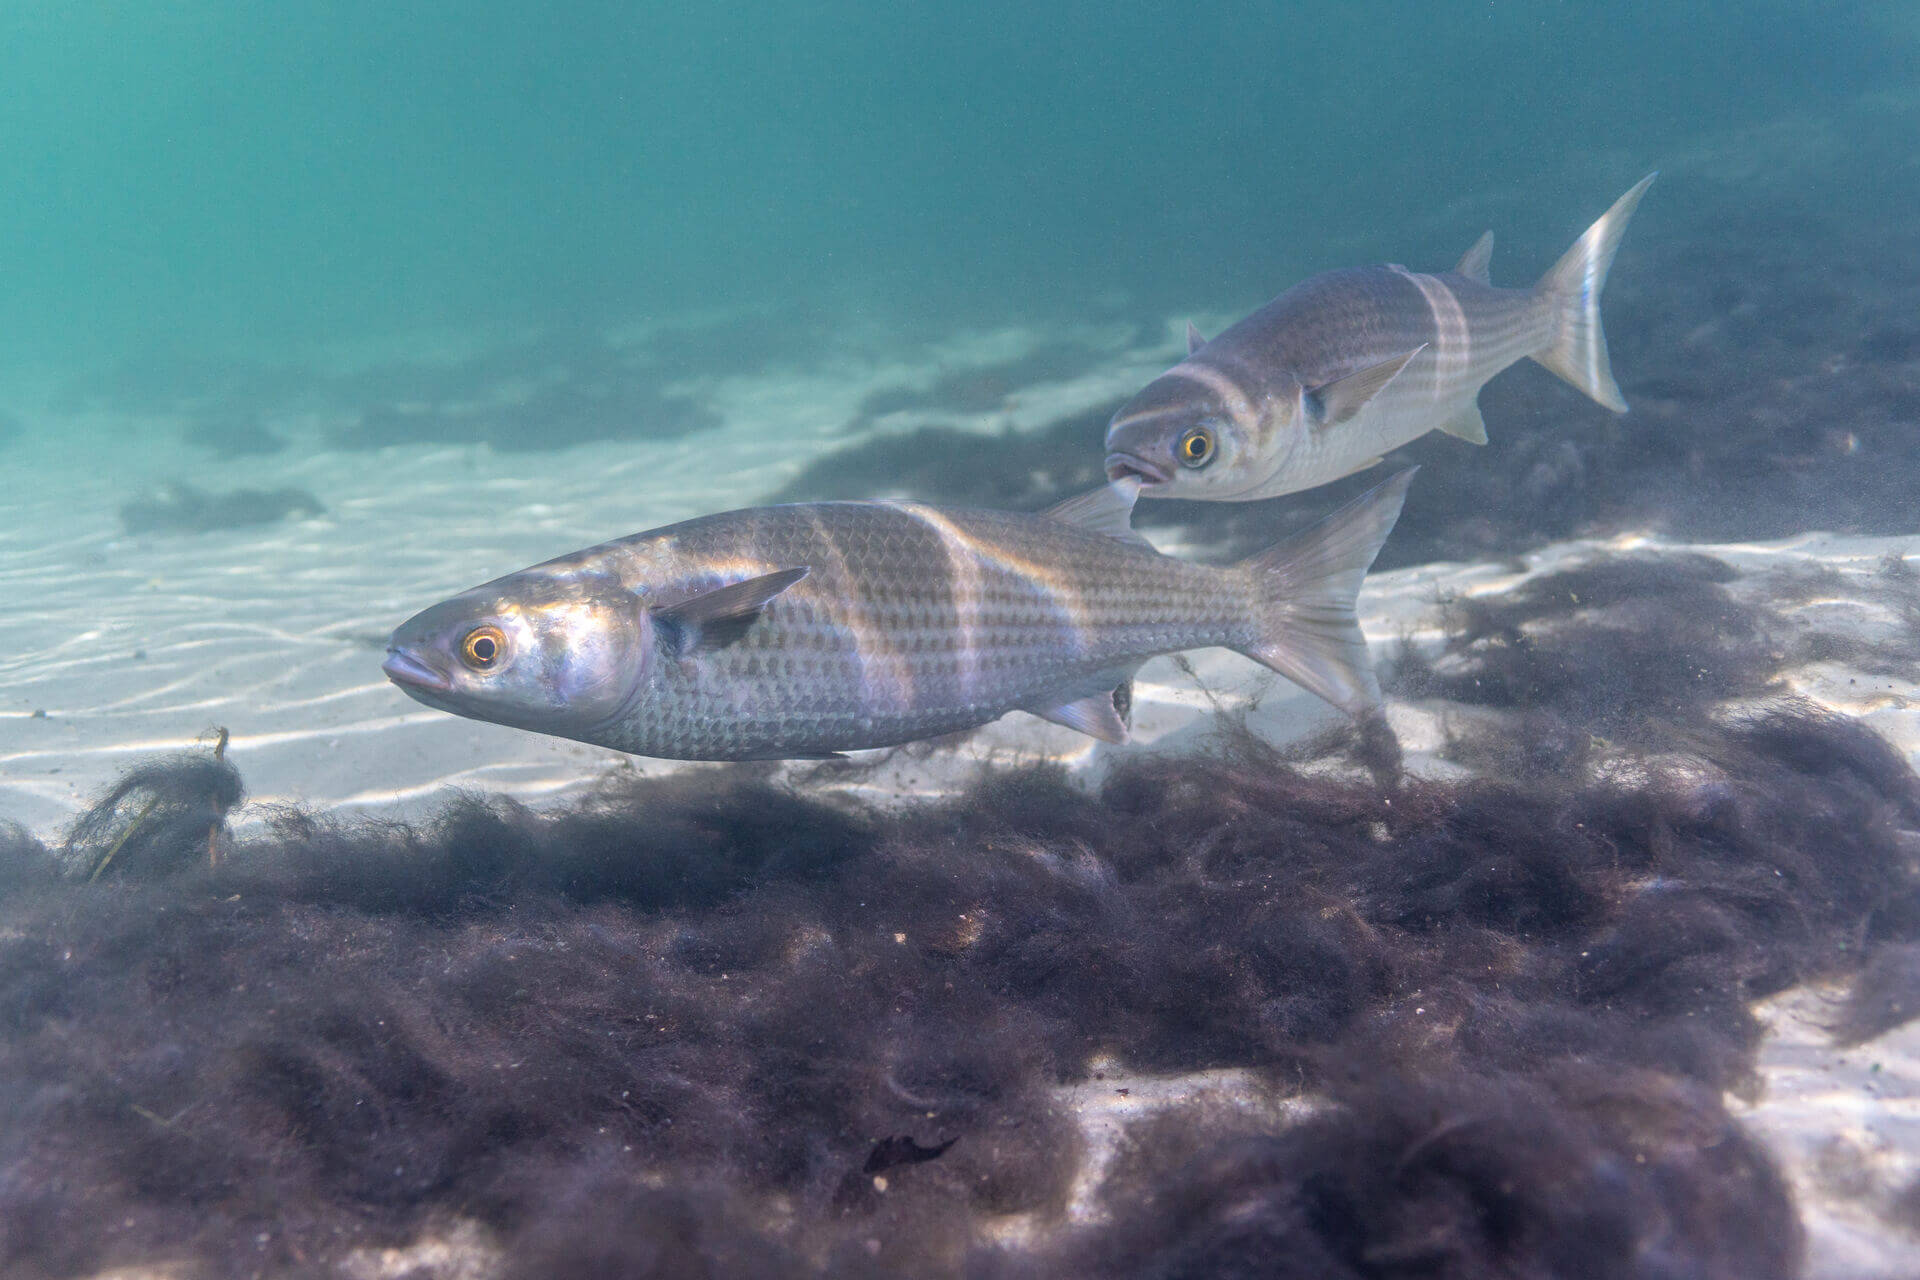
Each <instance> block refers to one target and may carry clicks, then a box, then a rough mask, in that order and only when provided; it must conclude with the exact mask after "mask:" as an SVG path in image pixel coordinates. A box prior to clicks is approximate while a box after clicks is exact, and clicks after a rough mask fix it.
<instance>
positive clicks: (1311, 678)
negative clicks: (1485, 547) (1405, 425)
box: [1240, 467, 1419, 715]
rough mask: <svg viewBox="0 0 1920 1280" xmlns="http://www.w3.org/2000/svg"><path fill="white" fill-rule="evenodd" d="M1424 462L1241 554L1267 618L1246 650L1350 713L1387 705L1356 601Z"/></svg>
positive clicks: (1260, 619)
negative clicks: (1302, 527) (1250, 554)
mask: <svg viewBox="0 0 1920 1280" xmlns="http://www.w3.org/2000/svg"><path fill="white" fill-rule="evenodd" d="M1418 470H1419V468H1418V467H1411V468H1409V469H1407V470H1405V471H1402V472H1401V473H1400V474H1399V475H1397V476H1395V477H1393V479H1391V480H1389V481H1387V482H1386V483H1385V484H1382V485H1377V486H1376V487H1374V488H1373V489H1370V490H1368V491H1367V492H1366V493H1364V494H1361V495H1360V496H1359V497H1358V498H1355V499H1354V500H1353V501H1352V502H1349V503H1348V504H1347V505H1346V506H1344V507H1342V508H1340V509H1339V510H1338V511H1336V512H1334V513H1333V514H1332V515H1330V516H1328V517H1327V518H1326V519H1324V520H1322V521H1321V522H1320V523H1319V524H1317V525H1314V526H1313V527H1312V528H1311V529H1308V530H1306V531H1304V532H1302V533H1297V534H1295V535H1294V536H1293V537H1291V538H1288V539H1287V540H1286V541H1285V542H1282V543H1280V544H1279V545H1278V546H1275V547H1270V548H1268V549H1267V550H1265V551H1262V552H1261V553H1260V554H1258V555H1256V556H1253V557H1251V558H1249V559H1247V560H1244V561H1242V562H1241V567H1242V568H1244V569H1246V570H1247V571H1248V572H1249V573H1250V574H1251V575H1252V577H1253V583H1254V590H1255V599H1256V601H1257V604H1256V606H1255V608H1256V610H1257V615H1256V621H1257V622H1258V624H1259V639H1258V640H1257V641H1256V642H1255V643H1253V644H1250V645H1248V646H1246V647H1245V648H1243V649H1241V650H1240V652H1241V653H1244V654H1246V655H1247V656H1248V657H1249V658H1252V659H1253V660H1254V661H1255V662H1259V663H1262V664H1264V665H1266V666H1269V667H1271V668H1273V669H1274V670H1275V671H1278V672H1279V673H1280V674H1281V675H1283V676H1285V677H1286V678H1287V679H1289V680H1291V681H1293V682H1294V683H1295V684H1297V685H1299V686H1301V687H1302V688H1304V689H1307V690H1309V691H1310V692H1313V693H1317V694H1319V695H1320V696H1321V697H1323V698H1325V699H1326V700H1327V701H1328V702H1331V703H1332V704H1333V705H1334V706H1336V707H1339V708H1340V709H1341V710H1342V711H1346V712H1349V713H1350V714H1353V715H1359V714H1361V713H1362V712H1365V711H1368V710H1370V709H1372V708H1374V707H1378V706H1379V705H1380V681H1379V680H1378V679H1377V678H1376V677H1375V676H1374V674H1373V660H1372V659H1371V658H1370V657H1369V656H1368V654H1367V638H1366V636H1364V635H1362V634H1361V631H1360V619H1359V617H1358V615H1356V614H1355V612H1354V604H1355V601H1356V599H1357V597H1358V596H1359V594H1360V581H1361V579H1362V578H1364V577H1366V575H1367V569H1368V568H1369V567H1370V566H1371V565H1372V564H1373V558H1374V557H1375V556H1377V555H1379V554H1380V545H1381V544H1382V543H1383V542H1385V541H1386V540H1387V534H1388V533H1390V532H1392V530H1393V522H1394V521H1396V520H1398V519H1399V518H1400V507H1401V504H1403V503H1404V502H1405V501H1406V500H1407V486H1408V485H1410V484H1412V483H1413V475H1414V472H1416V471H1418Z"/></svg>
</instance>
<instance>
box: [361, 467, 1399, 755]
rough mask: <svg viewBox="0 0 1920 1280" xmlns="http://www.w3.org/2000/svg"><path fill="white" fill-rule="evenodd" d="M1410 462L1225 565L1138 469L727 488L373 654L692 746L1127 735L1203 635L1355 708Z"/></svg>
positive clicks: (532, 712) (465, 600)
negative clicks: (1030, 721) (1031, 716)
mask: <svg viewBox="0 0 1920 1280" xmlns="http://www.w3.org/2000/svg"><path fill="white" fill-rule="evenodd" d="M1407 479H1408V478H1407V477H1405V476H1402V477H1396V478H1395V479H1393V480H1392V481H1389V482H1388V483H1387V484H1385V485H1382V486H1381V487H1380V488H1379V489H1377V490H1376V491H1374V492H1373V493H1371V494H1369V495H1367V496H1366V497H1364V498H1362V499H1360V500H1358V501H1357V502H1356V503H1354V504H1350V505H1349V507H1347V508H1346V509H1344V510H1343V511H1342V512H1340V513H1338V514H1336V515H1335V516H1333V517H1330V518H1329V520H1328V521H1326V522H1323V524H1322V525H1320V526H1318V527H1316V528H1315V529H1312V530H1309V531H1307V533H1305V534H1302V535H1299V536H1298V537H1296V538H1294V539H1291V540H1289V542H1287V543H1284V544H1282V545H1281V546H1280V547H1276V548H1274V549H1273V550H1271V551H1269V552H1267V553H1264V554H1263V555H1260V556H1255V557H1253V558H1252V559H1250V560H1248V561H1245V562H1242V563H1241V564H1238V565H1232V566H1227V567H1210V566H1205V565H1199V564H1193V563H1190V562H1187V561H1183V560H1178V559H1174V558H1171V557H1168V556H1163V555H1161V554H1159V553H1158V552H1156V551H1154V550H1153V549H1152V548H1151V547H1149V546H1147V545H1146V544H1145V543H1144V542H1141V541H1139V540H1137V539H1136V538H1133V537H1132V536H1131V535H1127V534H1125V531H1124V530H1125V524H1124V522H1125V518H1126V515H1127V513H1128V512H1129V511H1130V509H1131V505H1132V487H1131V486H1130V485H1121V486H1115V487H1114V488H1113V489H1111V490H1103V491H1100V493H1098V494H1096V495H1091V496H1090V497H1089V498H1088V499H1085V500H1081V501H1079V502H1078V503H1076V504H1067V509H1066V510H1064V511H1061V512H1058V513H1056V514H1039V515H1030V514H1016V513H1008V512H995V511H978V510H965V509H953V508H943V507H934V506H924V505H920V504H916V503H893V502H835V503H818V504H804V505H793V506H776V507H762V508H754V509H749V510H744V511H734V512H727V513H724V514H720V515H714V516H707V517H703V518H700V519H696V520H690V521H687V522H685V523H682V524H676V525H670V526H667V527H666V528H662V529H657V530H653V531H651V532H648V533H642V534H638V535H635V536H633V537H630V538H625V539H622V540H620V541H617V542H611V543H606V544H604V545H601V546H598V547H593V548H590V549H588V550H585V551H582V552H579V553H577V554H574V555H571V556H565V557H562V558H560V559H557V560H553V561H549V562H547V563H545V564H542V565H536V566H534V567H533V568H531V569H527V570H523V571H521V572H520V573H516V574H511V575H509V576H507V577H505V578H501V579H498V580H496V581H494V582H491V583H488V584H486V585H484V586H481V587H476V588H474V589H473V590H471V591H468V592H464V593H462V594H461V595H459V596H455V597H453V598H452V599H450V600H447V601H443V602H442V603H440V604H438V605H435V606H433V607H432V608H430V609H427V610H425V611H423V612H422V613H421V614H419V615H417V616H416V617H414V618H413V619H411V620H409V621H408V622H407V623H405V624H403V625H402V626H401V627H400V628H399V629H398V630H396V631H395V633H394V636H393V641H392V645H391V647H390V650H389V656H388V660H387V664H386V670H387V673H388V675H389V676H390V677H391V678H392V679H393V680H394V681H395V683H397V684H399V685H400V686H401V687H402V688H403V689H404V690H406V692H408V693H409V694H411V695H412V696H414V697H416V698H418V699H419V700H420V701H423V702H426V703H427V704H428V705H431V706H436V707H440V708H442V709H445V710H449V711H454V712H457V713H459V714H462V715H468V716H472V717H475V718H479V719H485V720H493V721H498V722H501V723H506V724H512V725H517V726H519V727H522V728H527V729H534V730H538V731H541V732H547V733H555V734H559V735H561V736H565V737H570V738H576V739H579V740H582V741H586V742H591V743H595V744H598V745H601V746H606V747H611V748H614V749H616V750H620V751H628V752H633V753H635V754H640V755H648V756H662V757H670V758H678V759H699V760H748V759H768V758H786V757H800V756H817V755H824V754H828V753H832V752H840V751H848V750H856V749H861V748H867V747H881V746H890V745H895V744H898V743H903V742H909V741H913V740H916V739H921V738H927V737H934V736H938V735H941V734H946V733H951V732H953V731H956V730H960V729H967V728H972V727H975V726H978V725H981V724H985V723H987V722H989V721H991V720H994V719H996V718H998V717H999V716H1001V715H1004V714H1005V713H1007V712H1008V711H1011V710H1016V709H1022V710H1029V711H1033V712H1035V713H1036V714H1040V715H1044V716H1047V717H1049V718H1052V719H1055V720H1058V721H1060V722H1062V723H1066V724H1070V725H1072V726H1073V727H1075V728H1079V729H1082V730H1083V731H1086V732H1089V733H1093V734H1095V735H1096V736H1100V737H1103V738H1108V739H1111V740H1115V741H1121V740H1124V739H1125V737H1126V732H1127V731H1126V725H1125V719H1124V712H1125V707H1124V705H1123V703H1116V699H1115V691H1116V689H1119V688H1122V687H1123V686H1125V685H1126V683H1127V682H1128V681H1129V680H1130V679H1131V677H1132V675H1133V672H1134V671H1135V670H1136V669H1137V668H1138V667H1139V666H1140V664H1141V663H1143V662H1145V661H1146V660H1147V659H1148V658H1151V657H1154V656H1156V655H1158V654H1164V653H1171V652H1176V651H1179V650H1183V649H1192V648H1201V647H1208V646H1215V645H1220V646H1225V647H1228V648H1232V649H1237V650H1239V651H1241V652H1243V653H1247V654H1249V655H1250V656H1253V657H1255V658H1256V659H1258V660H1260V661H1263V662H1266V663H1267V664H1268V665H1270V666H1273V667H1275V668H1276V669H1278V670H1280V671H1282V672H1283V673H1285V674H1287V675H1289V676H1291V677H1293V678H1294V679H1296V680H1297V681H1299V682H1301V683H1303V684H1305V685H1306V686H1307V687H1309V688H1312V689H1313V690H1314V691H1315V692H1317V693H1320V694H1321V695H1322V696H1325V697H1327V698H1328V699H1329V700H1331V701H1333V702H1335V703H1336V704H1337V705H1340V706H1343V707H1345V708H1347V709H1349V710H1353V711H1356V712H1357V711H1361V710H1364V709H1365V708H1367V707H1369V706H1371V705H1373V704H1374V703H1376V702H1377V701H1378V698H1379V688H1378V684H1377V683H1376V681H1375V680H1374V677H1373V674H1372V671H1371V668H1370V665H1369V663H1368V660H1367V654H1366V643H1365V640H1364V638H1363V637H1362V636H1361V635H1360V632H1359V629H1358V625H1357V623H1356V621H1355V618H1354V614H1353V603H1354V596H1355V594H1356V593H1357V591H1358V588H1359V584H1360V579H1361V577H1362V576H1363V575H1364V573H1365V571H1366V568H1367V566H1368V565H1370V564H1371V563H1372V560H1373V557H1374V555H1375V553H1376V552H1377V551H1378V549H1379V546H1380V543H1381V542H1382V541H1383V540H1384V538H1385V536H1386V534H1387V532H1388V530H1390V529H1391V527H1392V524H1393V521H1394V519H1395V518H1397V516H1398V513H1399V509H1400V504H1401V502H1402V500H1403V499H1404V495H1405V491H1406V485H1407ZM1116 535H1118V536H1116ZM476 638H477V639H476Z"/></svg>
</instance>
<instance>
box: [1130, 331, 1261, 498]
mask: <svg viewBox="0 0 1920 1280" xmlns="http://www.w3.org/2000/svg"><path fill="white" fill-rule="evenodd" d="M1190 365H1191V362H1189V363H1187V364H1180V365H1176V366H1174V368H1173V369H1172V370H1170V371H1169V372H1167V373H1165V374H1163V375H1161V376H1160V377H1158V378H1155V379H1154V380H1153V381H1152V382H1150V383H1148V384H1147V385H1146V386H1145V387H1143V388H1142V389H1141V391H1140V393H1139V394H1138V395H1136V396H1134V397H1133V399H1131V400H1129V401H1127V402H1126V403H1125V404H1123V405H1121V406H1120V409H1119V411H1118V412H1117V413H1115V414H1114V415H1113V420H1112V421H1111V422H1110V423H1108V424H1107V478H1108V479H1109V480H1119V479H1121V478H1123V477H1125V476H1135V477H1137V478H1138V479H1139V481H1140V496H1141V497H1143V498H1194V499H1198V500H1201V501H1211V502H1222V501H1226V502H1232V501H1243V500H1245V499H1248V498H1257V497H1261V496H1262V494H1261V493H1260V489H1261V487H1262V486H1263V485H1264V484H1265V483H1266V481H1267V479H1268V478H1269V477H1270V476H1272V475H1273V473H1274V471H1275V470H1276V469H1277V468H1278V466H1279V464H1280V462H1281V459H1280V458H1279V457H1278V456H1277V454H1278V450H1276V448H1275V444H1276V437H1275V431H1274V427H1275V426H1279V427H1280V428H1281V429H1282V431H1283V432H1284V424H1274V423H1270V422H1269V421H1267V419H1266V417H1265V416H1264V415H1262V414H1261V413H1260V412H1259V411H1258V410H1257V409H1256V408H1255V407H1254V406H1252V405H1250V404H1249V403H1248V401H1247V399H1246V397H1244V396H1242V395H1240V393H1239V392H1238V390H1237V389H1232V388H1228V389H1227V390H1231V392H1232V394H1231V397H1229V395H1228V394H1227V390H1223V389H1222V387H1221V386H1219V385H1216V384H1219V383H1221V382H1222V379H1221V377H1220V375H1219V374H1218V373H1217V372H1215V371H1213V370H1209V369H1201V368H1199V367H1197V366H1194V367H1192V368H1191V371H1190ZM1284 439H1285V437H1284V435H1282V436H1280V437H1279V440H1281V441H1284Z"/></svg>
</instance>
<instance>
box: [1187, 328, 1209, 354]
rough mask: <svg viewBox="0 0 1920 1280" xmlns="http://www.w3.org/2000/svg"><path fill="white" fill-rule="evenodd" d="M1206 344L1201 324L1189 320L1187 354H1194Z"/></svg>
mask: <svg viewBox="0 0 1920 1280" xmlns="http://www.w3.org/2000/svg"><path fill="white" fill-rule="evenodd" d="M1206 345H1207V340H1206V339H1205V338H1203V337H1201V336H1200V326H1199V325H1197V324H1195V323H1194V322H1193V321H1191V320H1189V321H1187V354H1188V355H1192V354H1193V353H1194V352H1196V351H1198V350H1199V349H1200V348H1202V347H1204V346H1206Z"/></svg>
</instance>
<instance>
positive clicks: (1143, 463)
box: [1107, 453, 1173, 490]
mask: <svg viewBox="0 0 1920 1280" xmlns="http://www.w3.org/2000/svg"><path fill="white" fill-rule="evenodd" d="M1128 476H1132V477H1134V478H1135V479H1137V480H1138V481H1139V482H1140V487H1141V489H1142V490H1146V489H1151V488H1153V487H1154V486H1155V485H1157V484H1166V483H1167V482H1168V481H1169V480H1171V479H1173V477H1172V476H1171V475H1169V474H1167V472H1166V471H1165V470H1164V469H1163V468H1161V467H1158V466H1156V465H1154V464H1153V463H1151V462H1148V461H1147V460H1146V459H1145V458H1142V457H1141V456H1140V455H1139V454H1135V453H1110V454H1108V455H1107V479H1108V480H1124V479H1125V478H1126V477H1128Z"/></svg>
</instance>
